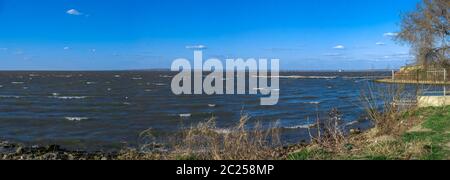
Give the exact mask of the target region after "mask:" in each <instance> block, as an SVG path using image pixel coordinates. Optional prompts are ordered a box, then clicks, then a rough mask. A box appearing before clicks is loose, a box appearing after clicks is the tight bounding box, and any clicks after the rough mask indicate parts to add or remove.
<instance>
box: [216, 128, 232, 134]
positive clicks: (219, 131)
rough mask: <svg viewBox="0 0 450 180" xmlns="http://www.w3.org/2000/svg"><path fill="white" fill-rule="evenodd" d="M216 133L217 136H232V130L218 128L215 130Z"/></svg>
mask: <svg viewBox="0 0 450 180" xmlns="http://www.w3.org/2000/svg"><path fill="white" fill-rule="evenodd" d="M214 132H216V133H217V134H231V133H232V130H230V129H221V128H216V129H214Z"/></svg>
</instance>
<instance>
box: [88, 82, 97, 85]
mask: <svg viewBox="0 0 450 180" xmlns="http://www.w3.org/2000/svg"><path fill="white" fill-rule="evenodd" d="M86 84H87V85H92V84H97V82H86Z"/></svg>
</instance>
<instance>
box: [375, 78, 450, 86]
mask: <svg viewBox="0 0 450 180" xmlns="http://www.w3.org/2000/svg"><path fill="white" fill-rule="evenodd" d="M375 82H378V83H387V84H419V85H450V82H435V81H414V80H392V79H377V80H375Z"/></svg>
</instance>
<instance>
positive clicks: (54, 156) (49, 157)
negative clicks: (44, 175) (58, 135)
mask: <svg viewBox="0 0 450 180" xmlns="http://www.w3.org/2000/svg"><path fill="white" fill-rule="evenodd" d="M57 158H58V155H57V154H55V153H47V154H44V155H43V156H42V159H43V160H57Z"/></svg>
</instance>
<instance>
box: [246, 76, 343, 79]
mask: <svg viewBox="0 0 450 180" xmlns="http://www.w3.org/2000/svg"><path fill="white" fill-rule="evenodd" d="M253 77H257V78H282V79H336V78H338V77H337V76H253Z"/></svg>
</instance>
